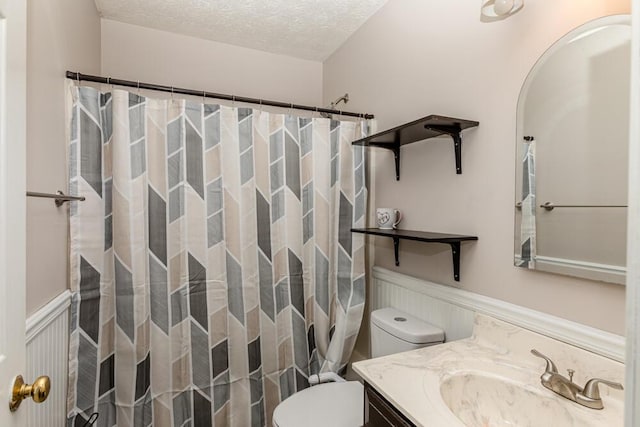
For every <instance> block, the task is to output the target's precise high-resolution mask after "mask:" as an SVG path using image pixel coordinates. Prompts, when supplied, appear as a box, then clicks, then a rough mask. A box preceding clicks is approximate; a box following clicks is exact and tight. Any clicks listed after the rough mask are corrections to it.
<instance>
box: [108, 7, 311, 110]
mask: <svg viewBox="0 0 640 427" xmlns="http://www.w3.org/2000/svg"><path fill="white" fill-rule="evenodd" d="M102 73H103V75H105V76H111V77H114V78H116V77H117V78H123V79H128V80H140V81H147V82H151V83H159V84H165V85H173V86H182V87H186V88H190V89H197V90H200V89H202V90H205V89H206V90H209V91H212V92H219V93H228V94H232V95H240V96H249V97H254V98H263V99H271V100H276V101H283V102H295V103H301V104H310V105H316V104H317V103H320V102H321V101H322V63H321V62H316V61H308V60H303V59H296V58H292V57H288V56H283V55H276V54H272V53H267V52H262V51H258V50H253V49H247V48H243V47H237V46H232V45H228V44H224V43H218V42H213V41H208V40H202V39H197V38H194V37H188V36H183V35H179V34H174V33H169V32H165V31H158V30H153V29H149V28H144V27H139V26H136V25H131V24H123V23H121V22H116V21H110V20H106V19H103V20H102Z"/></svg>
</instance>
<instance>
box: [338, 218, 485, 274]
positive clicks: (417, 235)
mask: <svg viewBox="0 0 640 427" xmlns="http://www.w3.org/2000/svg"><path fill="white" fill-rule="evenodd" d="M351 232H353V233H362V234H371V235H374V236H382V237H390V238H392V239H393V251H394V254H395V258H396V266H399V265H400V260H399V258H398V250H399V247H400V240H402V239H404V240H413V241H417V242H426V243H446V244H448V245H449V246H451V253H452V255H453V278H454V280H455V281H456V282H459V281H460V243H462V242H465V241H473V240H478V236H463V235H459V234H447V233H433V232H429V231H415V230H385V229H381V228H352V229H351Z"/></svg>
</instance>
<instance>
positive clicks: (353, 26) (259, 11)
mask: <svg viewBox="0 0 640 427" xmlns="http://www.w3.org/2000/svg"><path fill="white" fill-rule="evenodd" d="M95 2H96V6H97V8H98V11H99V12H100V14H101V15H102V17H104V18H107V19H112V20H115V21H121V22H126V23H129V24H135V25H141V26H144V27H150V28H156V29H159V30H164V31H170V32H174V33H179V34H185V35H189V36H194V37H199V38H203V39H209V40H215V41H219V42H223V43H229V44H233V45H237V46H244V47H249V48H252V49H258V50H263V51H266V52H272V53H279V54H284V55H289V56H294V57H298V58H304V59H311V60H316V61H321V60H324V59H325V58H327V57H328V56H329V55H331V54H332V53H333V52H334V51H335V50H336V49H337V48H338V47H340V45H342V43H344V41H345V40H347V38H348V37H349V36H350V35H351V34H353V33H354V32H355V31H356V30H357V29H358V28H359V27H360V26H361V25H362V24H364V22H365V21H366V20H367V19H368V18H369V17H370V16H371V15H373V14H374V13H375V12H376V11H377V10H378V9H379V8H380V7H381V6H382V5H384V4H385V3H386V2H387V0H95Z"/></svg>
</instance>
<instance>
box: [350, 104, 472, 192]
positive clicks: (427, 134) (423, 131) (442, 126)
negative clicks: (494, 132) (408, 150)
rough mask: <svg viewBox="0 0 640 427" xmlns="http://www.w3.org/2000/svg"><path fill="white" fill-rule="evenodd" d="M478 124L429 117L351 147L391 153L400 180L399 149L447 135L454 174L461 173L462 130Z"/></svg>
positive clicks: (360, 141)
mask: <svg viewBox="0 0 640 427" xmlns="http://www.w3.org/2000/svg"><path fill="white" fill-rule="evenodd" d="M479 124H480V123H479V122H476V121H473V120H465V119H456V118H454V117H445V116H438V115H433V114H432V115H430V116H426V117H423V118H421V119H418V120H415V121H413V122H410V123H406V124H404V125H401V126H397V127H394V128H393V129H389V130H385V131H384V132H379V133H376V134H375V135H371V136H368V137H366V138H362V139H359V140H357V141H354V142H353V143H352V144H353V145H362V146H366V147H382V148H386V149H388V150H391V151H393V154H394V157H395V163H396V180H398V181H399V180H400V147H401V146H403V145H407V144H411V143H414V142H418V141H423V140H425V139H429V138H436V137H438V136H443V135H448V136H451V137H452V138H453V143H454V150H455V156H456V173H457V174H461V173H462V136H461V133H462V131H463V130H465V129H468V128H472V127H476V126H478V125H479Z"/></svg>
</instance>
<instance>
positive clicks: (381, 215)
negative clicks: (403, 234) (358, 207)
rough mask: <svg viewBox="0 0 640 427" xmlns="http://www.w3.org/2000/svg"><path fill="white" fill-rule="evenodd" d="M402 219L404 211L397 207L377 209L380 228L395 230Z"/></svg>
mask: <svg viewBox="0 0 640 427" xmlns="http://www.w3.org/2000/svg"><path fill="white" fill-rule="evenodd" d="M400 221H402V212H400V211H399V210H398V209H395V208H378V209H376V223H377V224H378V228H382V229H386V230H393V229H394V228H396V227H397V225H398V224H400Z"/></svg>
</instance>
